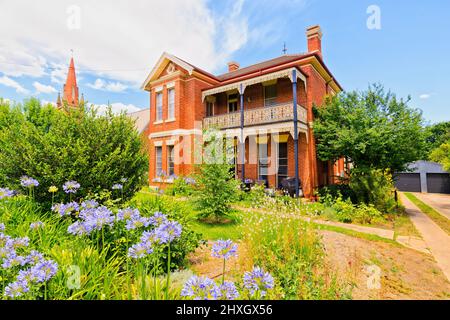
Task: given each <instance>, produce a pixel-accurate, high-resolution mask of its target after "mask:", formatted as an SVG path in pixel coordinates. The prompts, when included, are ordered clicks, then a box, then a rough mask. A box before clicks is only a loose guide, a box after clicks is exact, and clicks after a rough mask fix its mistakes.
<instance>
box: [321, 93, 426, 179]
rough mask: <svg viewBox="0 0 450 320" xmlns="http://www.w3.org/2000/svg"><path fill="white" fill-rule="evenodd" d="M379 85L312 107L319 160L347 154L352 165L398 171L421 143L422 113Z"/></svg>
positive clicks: (415, 156)
mask: <svg viewBox="0 0 450 320" xmlns="http://www.w3.org/2000/svg"><path fill="white" fill-rule="evenodd" d="M408 101H409V98H408V100H406V101H404V100H403V99H400V100H398V99H397V98H396V96H395V95H394V94H392V93H391V92H385V90H384V89H383V87H382V86H381V85H372V86H369V88H368V90H367V91H363V92H343V93H340V94H338V95H336V96H334V97H331V98H327V99H326V100H325V102H324V104H323V105H322V106H320V107H314V113H315V117H316V120H315V122H314V127H313V129H314V134H315V136H316V139H317V154H318V157H319V158H320V159H321V160H323V161H326V160H332V161H334V160H337V159H338V158H340V157H344V156H346V157H348V158H350V159H351V161H353V165H354V167H356V168H359V169H362V170H369V169H383V170H384V169H389V170H390V171H391V172H396V171H402V170H404V169H405V168H406V165H407V164H408V163H410V162H413V161H415V160H418V159H420V158H421V156H422V155H423V151H424V148H425V135H424V129H423V124H422V123H423V119H422V115H421V113H420V112H419V111H418V110H415V109H412V108H410V107H408Z"/></svg>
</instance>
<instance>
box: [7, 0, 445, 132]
mask: <svg viewBox="0 0 450 320" xmlns="http://www.w3.org/2000/svg"><path fill="white" fill-rule="evenodd" d="M30 3H31V4H30ZM370 5H376V6H378V7H379V8H380V13H381V20H380V21H381V28H380V29H379V30H369V29H368V28H367V25H366V22H367V19H368V18H369V14H368V13H367V8H368V7H369V6H370ZM24 6H26V7H27V8H28V9H29V10H24V8H25V7H24ZM73 6H75V9H74V8H73ZM77 10H78V11H77ZM24 12H25V13H24ZM449 15H450V4H449V2H444V1H437V0H436V1H428V2H425V1H404V0H397V1H377V0H372V1H363V0H359V1H350V0H343V1H319V0H290V1H289V0H285V1H277V2H275V1H268V0H259V1H256V0H252V1H251V0H245V1H242V0H237V1H236V0H235V1H213V0H210V1H207V0H198V1H197V0H187V1H176V0H165V1H141V0H138V1H133V2H129V3H128V2H126V1H111V0H100V1H95V3H93V2H92V1H86V0H79V1H77V0H73V1H68V0H67V1H66V0H62V1H58V3H57V4H55V2H54V1H46V0H43V1H39V3H37V2H36V4H34V2H27V1H24V3H18V4H17V3H14V2H12V1H7V0H0V38H1V39H2V42H1V43H0V96H2V97H4V98H8V99H13V100H17V101H21V100H23V99H24V98H26V97H28V96H37V97H38V98H40V99H41V100H44V101H54V100H55V98H56V96H57V91H60V90H61V88H62V82H63V80H64V76H65V73H66V72H67V64H68V62H69V59H70V49H73V50H74V58H75V63H76V67H77V70H78V80H79V87H80V91H81V92H83V93H84V95H85V97H86V99H88V100H89V101H90V102H92V103H94V104H98V105H101V104H106V103H108V102H109V103H113V104H115V106H116V107H117V108H119V109H127V110H129V111H133V110H136V109H137V108H143V107H148V100H149V99H148V94H147V93H146V92H143V91H141V90H140V89H139V86H140V84H141V82H143V80H144V79H145V76H146V74H148V72H149V71H150V70H151V68H152V66H153V65H154V63H155V62H156V60H157V59H158V57H159V56H160V54H161V53H162V52H163V51H168V52H171V53H173V54H175V55H178V56H179V57H180V58H183V59H185V60H188V61H190V62H192V63H193V64H196V65H198V66H199V67H202V68H205V69H206V70H209V71H211V72H213V73H222V72H225V71H226V62H227V61H230V60H236V61H238V62H239V63H240V64H241V66H247V65H250V64H252V63H255V62H259V61H262V60H266V59H270V58H273V57H276V56H278V55H280V54H281V49H282V46H283V42H286V46H287V49H288V53H299V52H304V51H306V37H305V29H306V27H307V26H310V25H313V24H320V25H321V27H322V30H323V34H324V36H323V39H322V46H323V53H324V59H325V62H326V64H327V65H328V67H329V68H330V70H331V71H332V72H333V74H334V75H335V77H336V78H337V80H338V81H339V82H340V83H341V85H342V86H343V87H344V88H345V89H346V90H363V89H365V88H367V86H368V84H369V83H374V82H377V83H381V84H383V85H385V87H386V88H388V89H391V90H392V91H393V92H395V93H396V94H397V95H398V96H399V97H406V96H408V95H411V98H412V100H411V103H410V105H411V106H413V107H417V108H420V109H422V110H423V114H424V117H425V119H426V120H427V121H429V122H431V123H433V122H439V121H445V120H447V121H448V120H450V103H449V102H448V99H447V91H448V89H447V88H448V87H449V85H450V80H449V77H448V74H450V63H449V62H448V60H447V59H448V57H449V53H450V34H449V30H450V18H449ZM19 17H20V19H19ZM74 17H75V20H74ZM77 17H78V18H79V19H78V20H77ZM77 21H78V22H77Z"/></svg>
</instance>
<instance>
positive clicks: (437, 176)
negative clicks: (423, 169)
mask: <svg viewBox="0 0 450 320" xmlns="http://www.w3.org/2000/svg"><path fill="white" fill-rule="evenodd" d="M427 189H428V192H430V193H450V174H449V173H427Z"/></svg>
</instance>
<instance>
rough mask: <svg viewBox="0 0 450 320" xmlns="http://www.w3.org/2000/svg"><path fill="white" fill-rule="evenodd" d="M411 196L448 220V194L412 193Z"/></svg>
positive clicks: (449, 203)
mask: <svg viewBox="0 0 450 320" xmlns="http://www.w3.org/2000/svg"><path fill="white" fill-rule="evenodd" d="M413 194H414V195H415V196H416V197H417V198H419V199H420V200H421V201H423V202H425V203H426V204H427V205H429V206H430V207H432V208H433V209H434V210H436V211H437V212H439V213H440V214H442V215H443V216H445V217H447V219H450V194H442V193H420V192H414V193H413Z"/></svg>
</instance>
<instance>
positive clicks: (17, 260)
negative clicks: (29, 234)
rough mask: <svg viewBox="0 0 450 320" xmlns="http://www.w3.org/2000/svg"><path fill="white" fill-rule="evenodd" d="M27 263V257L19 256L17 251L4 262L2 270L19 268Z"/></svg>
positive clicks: (11, 253) (12, 252)
mask: <svg viewBox="0 0 450 320" xmlns="http://www.w3.org/2000/svg"><path fill="white" fill-rule="evenodd" d="M26 263H27V261H26V259H25V257H23V256H19V255H17V253H16V252H15V251H11V252H10V254H9V255H7V256H6V258H5V259H4V260H3V263H2V268H4V269H9V268H13V267H17V266H24V265H25V264H26Z"/></svg>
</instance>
